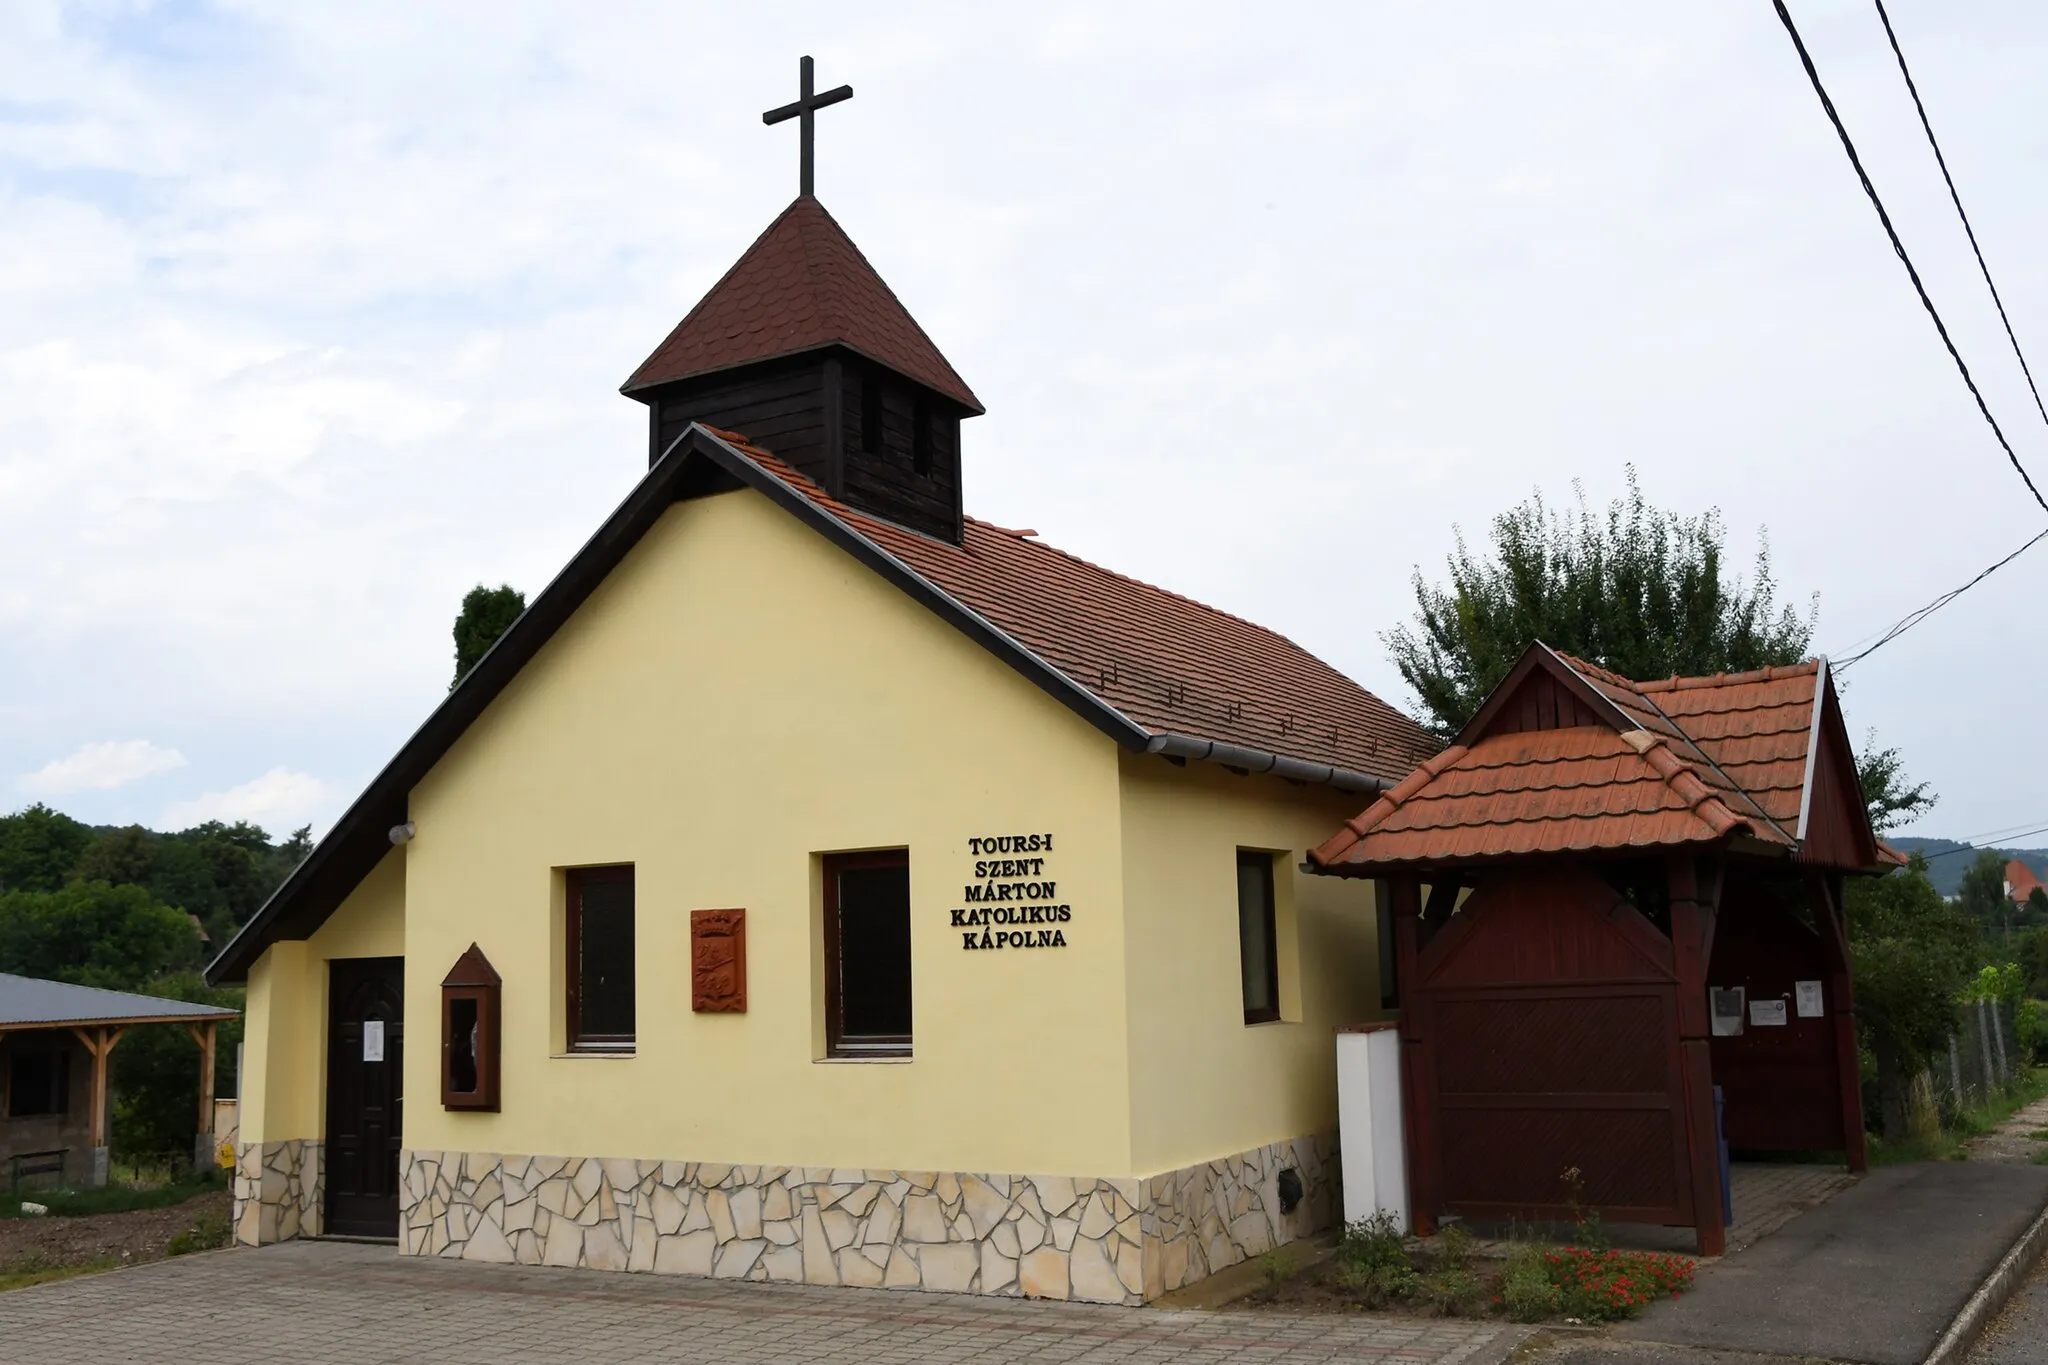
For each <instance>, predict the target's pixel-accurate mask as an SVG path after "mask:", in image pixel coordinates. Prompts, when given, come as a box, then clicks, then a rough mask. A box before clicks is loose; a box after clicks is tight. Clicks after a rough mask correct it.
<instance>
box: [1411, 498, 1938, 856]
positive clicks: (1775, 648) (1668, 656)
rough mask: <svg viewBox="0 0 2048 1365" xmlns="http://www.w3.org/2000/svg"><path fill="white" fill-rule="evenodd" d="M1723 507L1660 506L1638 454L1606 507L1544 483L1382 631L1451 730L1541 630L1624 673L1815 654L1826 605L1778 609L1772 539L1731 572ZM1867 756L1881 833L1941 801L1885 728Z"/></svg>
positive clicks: (1441, 729)
mask: <svg viewBox="0 0 2048 1365" xmlns="http://www.w3.org/2000/svg"><path fill="white" fill-rule="evenodd" d="M1726 550H1727V531H1726V529H1725V528H1724V527H1723V526H1722V524H1721V516H1720V513H1719V512H1715V511H1708V512H1704V513H1701V514H1700V515H1698V516H1695V517H1685V516H1681V515H1679V514H1678V513H1676V512H1663V511H1658V510H1656V509H1654V508H1652V507H1651V506H1650V505H1649V504H1648V503H1647V502H1645V501H1644V499H1643V490H1642V486H1641V484H1639V483H1638V482H1637V481H1636V473H1635V469H1634V467H1633V466H1631V467H1630V468H1629V471H1628V493H1627V494H1626V495H1625V496H1623V497H1620V498H1617V499H1615V500H1614V501H1613V502H1612V503H1610V504H1609V505H1608V507H1607V511H1606V514H1605V515H1604V516H1603V515H1601V514H1598V513H1595V512H1594V511H1593V510H1592V509H1591V508H1589V507H1587V506H1586V502H1585V497H1584V494H1583V493H1581V495H1580V498H1579V503H1578V507H1577V508H1576V510H1573V511H1567V512H1559V511H1557V510H1555V509H1554V508H1552V507H1551V506H1550V505H1549V504H1548V503H1546V502H1545V501H1544V500H1543V495H1542V493H1540V492H1538V493H1535V494H1533V495H1532V496H1531V497H1530V498H1529V500H1528V501H1527V502H1525V503H1522V504H1521V505H1520V506H1517V507H1513V508H1510V509H1509V510H1508V511H1506V512H1503V513H1501V514H1500V515H1499V516H1497V517H1495V518H1494V519H1493V527H1492V532H1491V538H1490V542H1489V544H1488V547H1487V550H1486V552H1485V553H1484V554H1475V553H1474V552H1473V550H1472V549H1471V548H1470V547H1469V546H1468V545H1467V544H1466V542H1465V537H1464V535H1463V533H1462V532H1461V533H1460V534H1459V536H1458V541H1457V550H1456V552H1455V553H1453V554H1452V555H1451V556H1450V558H1449V560H1448V561H1447V563H1448V568H1449V570H1450V583H1449V584H1448V585H1447V586H1438V585H1435V584H1432V583H1430V582H1429V581H1428V580H1427V579H1425V578H1424V577H1423V576H1422V571H1421V570H1420V569H1417V570H1416V571H1415V578H1414V585H1415V603H1416V613H1415V619H1414V620H1413V621H1412V622H1410V623H1408V624H1406V625H1400V626H1396V627H1394V629H1392V630H1390V631H1388V632H1387V633H1386V634H1385V635H1384V636H1383V637H1382V639H1383V640H1384V641H1385V643H1386V646H1387V649H1388V651H1389V652H1390V653H1391V654H1392V655H1393V659H1394V666H1395V667H1396V668H1398V669H1399V670H1400V672H1401V677H1402V678H1403V679H1404V680H1405V681H1406V682H1407V684H1408V686H1409V687H1410V688H1411V689H1412V690H1413V691H1414V693H1415V695H1416V697H1417V698H1418V699H1419V700H1420V701H1421V703H1422V708H1423V712H1424V715H1423V717H1422V720H1423V723H1424V724H1425V725H1427V726H1429V727H1430V728H1432V729H1434V730H1435V731H1436V732H1437V733H1438V734H1439V735H1441V736H1443V737H1445V738H1449V737H1450V736H1451V735H1453V734H1456V733H1457V732H1458V730H1459V729H1460V728H1462V727H1463V726H1464V724H1465V722H1466V721H1468V720H1470V719H1471V718H1472V715H1473V713H1474V712H1475V711H1477V710H1478V709H1479V705H1480V703H1481V702H1483V701H1485V700H1486V696H1487V694H1488V693H1489V692H1491V691H1492V690H1493V689H1494V688H1495V687H1497V686H1499V684H1500V681H1501V680H1502V679H1503V678H1505V677H1507V675H1508V670H1509V669H1510V668H1512V667H1514V665H1515V661H1516V660H1517V659H1519V658H1521V657H1522V654H1523V652H1524V651H1526V650H1527V649H1528V648H1529V645H1530V643H1531V642H1532V641H1535V640H1542V641H1543V642H1544V643H1545V644H1548V645H1550V646H1552V647H1553V648H1556V649H1560V650H1563V651H1564V652H1565V653H1567V654H1572V655H1576V656H1577V657H1579V658H1581V659H1585V660H1586V661H1588V662H1589V663H1593V664H1597V665H1599V666H1600V667H1602V668H1605V669H1609V670H1611V671H1613V672H1615V673H1619V674H1621V675H1622V676H1623V677H1625V678H1642V679H1650V678H1668V677H1671V676H1673V675H1683V676H1695V675H1701V674H1711V673H1723V672H1726V673H1740V672H1745V671H1747V670H1749V669H1753V668H1763V667H1765V666H1767V665H1785V664H1794V663H1797V662H1799V661H1800V660H1801V659H1803V658H1805V657H1806V650H1807V646H1808V645H1809V644H1810V643H1811V642H1812V639H1813V624H1814V617H1813V614H1812V613H1811V612H1809V614H1808V615H1807V616H1806V617H1804V618H1801V617H1800V616H1799V614H1798V613H1797V612H1795V611H1794V610H1793V609H1792V608H1791V607H1789V606H1787V607H1784V608H1783V609H1782V610H1781V609H1779V607H1778V606H1777V603H1776V600H1775V599H1776V592H1777V583H1776V580H1775V579H1773V578H1772V576H1771V555H1770V546H1769V543H1768V541H1766V542H1765V544H1764V545H1763V547H1762V548H1760V549H1759V550H1758V551H1757V556H1756V562H1755V564H1754V565H1753V566H1752V568H1751V571H1750V578H1749V582H1748V583H1747V584H1745V583H1744V582H1743V581H1742V579H1741V578H1739V577H1732V576H1730V575H1729V574H1728V572H1727V570H1726V566H1725V559H1726ZM1865 749H1866V752H1865V754H1864V755H1863V757H1862V758H1861V759H1859V760H1858V762H1857V778H1858V780H1859V781H1860V782H1861V784H1862V787H1863V793H1864V798H1865V802H1866V804H1867V805H1868V807H1869V810H1870V820H1871V825H1872V827H1873V828H1875V829H1877V830H1879V831H1883V830H1887V829H1892V828H1895V827H1896V826H1898V825H1901V824H1904V823H1906V822H1907V821H1910V820H1912V819H1915V818H1917V817H1918V816H1919V815H1921V814H1922V813H1924V812H1925V811H1926V810H1928V809H1929V808H1930V807H1932V806H1933V805H1934V802H1935V795H1934V793H1933V792H1932V791H1930V790H1929V789H1928V784H1927V783H1925V782H1917V783H1916V782H1913V781H1911V780H1910V779H1908V777H1907V776H1906V773H1905V768H1904V764H1903V761H1902V760H1901V759H1900V757H1899V751H1898V750H1897V749H1895V748H1892V749H1880V748H1878V747H1877V742H1876V736H1875V734H1874V733H1873V734H1872V735H1871V736H1870V737H1869V738H1868V739H1867V740H1866V741H1865Z"/></svg>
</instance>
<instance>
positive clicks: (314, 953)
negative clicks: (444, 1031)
mask: <svg viewBox="0 0 2048 1365" xmlns="http://www.w3.org/2000/svg"><path fill="white" fill-rule="evenodd" d="M404 952H405V854H404V851H403V850H401V849H393V850H392V851H391V852H389V853H387V854H385V855H384V857H383V859H382V860H380V861H379V862H378V864H377V866H376V867H375V868H374V869H373V870H372V871H371V873H370V875H369V876H367V877H365V878H363V880H362V883H361V884H360V885H358V886H357V887H356V889H355V890H354V891H352V892H350V893H349V895H348V898H347V899H346V900H344V901H343V902H342V903H341V905H340V907H339V908H337V909H336V910H335V912H334V914H333V915H331V916H329V917H328V920H327V922H326V923H325V924H323V925H321V926H320V928H319V929H318V930H317V931H316V932H315V933H314V934H313V936H312V937H311V938H309V939H304V940H300V941H285V942H280V943H273V944H272V945H271V946H270V947H269V948H268V949H267V950H265V952H264V953H263V955H262V956H261V957H260V958H258V959H257V960H256V964H255V966H253V967H251V968H250V970H249V992H248V1006H247V1008H248V1020H249V1024H248V1028H247V1030H246V1032H245V1034H244V1041H243V1044H242V1080H241V1089H242V1094H241V1132H240V1135H239V1138H238V1141H241V1142H245V1143H260V1142H278V1141H282V1140H284V1139H286V1138H319V1137H323V1136H324V1135H325V1131H326V1129H325V1125H326V1095H327V964H328V962H329V961H330V960H331V959H334V958H341V957H398V956H401V955H403V954H404ZM422 1041H423V1042H425V1043H428V1044H433V1039H432V1036H431V1034H423V1035H422ZM434 1045H437V1044H434ZM416 1046H417V1045H416Z"/></svg>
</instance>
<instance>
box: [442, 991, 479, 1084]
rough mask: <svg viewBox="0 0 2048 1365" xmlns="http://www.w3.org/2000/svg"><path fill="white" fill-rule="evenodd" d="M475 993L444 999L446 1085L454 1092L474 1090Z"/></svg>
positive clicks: (475, 1053) (475, 1052)
mask: <svg viewBox="0 0 2048 1365" xmlns="http://www.w3.org/2000/svg"><path fill="white" fill-rule="evenodd" d="M476 1004H477V1002H476V997H475V996H473V995H472V996H457V997H456V998H455V999H453V1000H450V1001H449V1002H448V1088H449V1089H450V1090H452V1091H454V1092H455V1093H456V1094H458V1095H474V1094H475V1093H476V1061H477V1056H478V1052H477V1036H476V1026H477V1017H476Z"/></svg>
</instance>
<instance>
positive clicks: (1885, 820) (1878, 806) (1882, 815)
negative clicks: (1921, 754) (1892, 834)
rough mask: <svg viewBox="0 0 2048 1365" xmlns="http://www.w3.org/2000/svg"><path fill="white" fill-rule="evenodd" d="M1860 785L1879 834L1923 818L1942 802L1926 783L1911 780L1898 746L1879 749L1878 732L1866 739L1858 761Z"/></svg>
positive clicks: (1872, 823)
mask: <svg viewBox="0 0 2048 1365" xmlns="http://www.w3.org/2000/svg"><path fill="white" fill-rule="evenodd" d="M1856 784H1857V785H1858V786H1859V787H1861V788H1862V789H1863V804H1864V805H1865V806H1867V807H1868V808H1869V810H1870V827H1871V828H1872V829H1873V830H1876V831H1877V832H1878V833H1879V834H1883V833H1884V832H1885V831H1887V830H1891V829H1897V828H1898V827H1899V826H1900V825H1904V824H1910V823H1911V822H1912V821H1914V820H1917V819H1919V818H1920V817H1921V816H1922V815H1925V814H1926V813H1927V812H1928V811H1930V810H1932V809H1933V808H1934V803H1935V802H1936V801H1938V800H1940V798H1939V797H1937V796H1936V795H1935V794H1934V792H1933V791H1932V790H1931V789H1930V788H1929V787H1928V785H1927V784H1926V783H1925V782H1913V781H1910V780H1909V779H1908V778H1907V776H1906V770H1905V761H1904V760H1903V759H1901V758H1900V757H1899V751H1898V749H1897V748H1896V747H1893V748H1889V749H1880V748H1878V747H1877V732H1876V731H1875V730H1872V731H1870V732H1869V733H1867V734H1866V735H1865V736H1864V737H1863V752H1862V753H1861V754H1860V755H1858V756H1857V759H1856Z"/></svg>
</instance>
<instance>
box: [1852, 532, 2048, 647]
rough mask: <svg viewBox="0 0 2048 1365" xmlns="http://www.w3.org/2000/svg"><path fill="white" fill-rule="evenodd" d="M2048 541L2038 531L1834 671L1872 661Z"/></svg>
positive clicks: (1897, 624)
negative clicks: (1874, 657) (1870, 658)
mask: <svg viewBox="0 0 2048 1365" xmlns="http://www.w3.org/2000/svg"><path fill="white" fill-rule="evenodd" d="M2044 540H2048V529H2044V530H2041V531H2037V532H2035V534H2034V536H2033V538H2032V539H2030V540H2028V541H2027V543H2026V544H2024V545H2022V546H2020V547H2019V549H2017V550H2014V551H2013V552H2012V553H2011V554H2009V555H2007V556H2006V557H2005V558H2004V559H2001V560H1999V561H1998V562H1997V563H1996V564H1993V565H1992V566H1991V567H1990V568H1988V569H1986V570H1984V571H1983V572H1982V573H1980V574H1978V575H1977V576H1976V577H1975V578H1972V579H1971V580H1970V581H1969V582H1967V583H1965V584H1963V585H1962V586H1961V587H1959V588H1950V589H1949V590H1948V591H1947V592H1945V593H1943V594H1942V595H1941V596H1939V597H1937V598H1935V599H1934V600H1933V601H1932V602H1929V603H1928V604H1927V605H1926V606H1924V607H1921V608H1919V609H1918V610H1917V611H1912V612H1909V613H1907V614H1906V615H1905V616H1904V617H1902V618H1900V619H1899V621H1898V622H1897V623H1896V624H1894V625H1893V626H1892V627H1891V629H1889V630H1887V631H1885V633H1884V634H1883V635H1881V636H1879V637H1878V640H1877V643H1876V644H1874V645H1871V646H1870V647H1869V648H1867V649H1860V650H1858V651H1857V652H1856V653H1854V654H1851V655H1850V656H1849V657H1848V658H1846V659H1842V660H1839V661H1831V663H1830V666H1831V667H1832V668H1833V669H1834V671H1835V672H1837V673H1840V672H1843V671H1844V670H1846V669H1847V668H1848V667H1849V666H1850V665H1851V664H1854V663H1857V662H1858V661H1860V660H1863V659H1867V658H1869V657H1870V656H1871V655H1873V654H1875V653H1877V651H1879V650H1880V649H1883V648H1884V647H1885V646H1886V645H1888V644H1890V643H1891V642H1892V641H1894V640H1896V639H1898V638H1899V637H1900V636H1901V635H1904V634H1905V633H1906V632H1907V631H1909V630H1911V629H1912V628H1913V627H1915V626H1917V625H1919V624H1920V623H1921V622H1922V621H1924V620H1926V619H1927V618H1928V617H1930V616H1932V615H1934V613H1936V612H1938V611H1940V610H1941V609H1942V608H1943V607H1945V606H1947V605H1948V604H1949V603H1951V602H1953V601H1955V600H1956V599H1957V598H1958V597H1961V596H1962V595H1963V594H1964V593H1966V592H1968V591H1969V590H1970V589H1972V588H1974V587H1976V586H1977V585H1978V584H1979V583H1982V582H1983V581H1984V580H1985V579H1987V578H1989V577H1991V575H1993V574H1995V573H1997V572H1998V571H1999V570H2000V569H2002V568H2004V567H2005V566H2006V565H2008V564H2010V563H2012V562H2013V561H2014V560H2015V559H2018V558H2019V557H2020V556H2021V555H2023V554H2025V553H2026V552H2027V551H2029V550H2031V549H2033V548H2034V547H2035V546H2036V545H2039V544H2040V543H2041V542H2042V541H2044Z"/></svg>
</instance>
